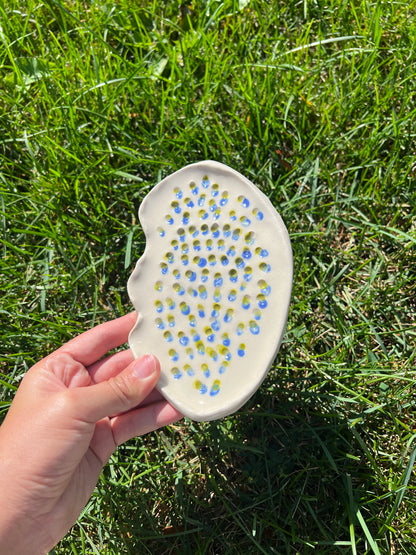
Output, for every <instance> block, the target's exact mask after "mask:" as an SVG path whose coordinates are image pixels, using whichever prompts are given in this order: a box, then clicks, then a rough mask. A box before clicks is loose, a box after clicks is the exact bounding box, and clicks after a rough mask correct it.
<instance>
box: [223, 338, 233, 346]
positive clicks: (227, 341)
mask: <svg viewBox="0 0 416 555" xmlns="http://www.w3.org/2000/svg"><path fill="white" fill-rule="evenodd" d="M222 344H223V345H224V347H229V346H230V344H231V341H230V338H229V337H226V338H225V339H223V341H222Z"/></svg>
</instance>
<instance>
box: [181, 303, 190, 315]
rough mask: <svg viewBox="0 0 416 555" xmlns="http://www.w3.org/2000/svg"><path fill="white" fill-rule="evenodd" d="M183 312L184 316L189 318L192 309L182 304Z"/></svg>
mask: <svg viewBox="0 0 416 555" xmlns="http://www.w3.org/2000/svg"><path fill="white" fill-rule="evenodd" d="M181 312H182V314H184V315H185V316H187V315H188V314H189V313H190V312H191V309H190V308H189V306H188V305H187V304H186V303H181Z"/></svg>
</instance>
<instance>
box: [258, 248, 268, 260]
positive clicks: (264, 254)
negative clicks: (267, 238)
mask: <svg viewBox="0 0 416 555" xmlns="http://www.w3.org/2000/svg"><path fill="white" fill-rule="evenodd" d="M260 256H261V257H262V258H265V257H266V256H269V252H268V251H267V250H266V249H262V250H261V251H260Z"/></svg>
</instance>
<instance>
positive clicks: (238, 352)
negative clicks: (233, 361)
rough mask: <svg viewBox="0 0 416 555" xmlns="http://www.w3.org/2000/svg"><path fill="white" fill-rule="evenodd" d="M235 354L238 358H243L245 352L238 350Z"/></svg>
mask: <svg viewBox="0 0 416 555" xmlns="http://www.w3.org/2000/svg"><path fill="white" fill-rule="evenodd" d="M237 354H238V356H239V357H243V356H244V355H245V354H246V352H245V351H243V349H238V351H237Z"/></svg>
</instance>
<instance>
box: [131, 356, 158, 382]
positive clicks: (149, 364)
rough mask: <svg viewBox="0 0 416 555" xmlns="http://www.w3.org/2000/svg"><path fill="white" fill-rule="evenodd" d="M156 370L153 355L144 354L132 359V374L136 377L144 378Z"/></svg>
mask: <svg viewBox="0 0 416 555" xmlns="http://www.w3.org/2000/svg"><path fill="white" fill-rule="evenodd" d="M155 370H156V359H155V357H154V356H153V355H144V356H142V357H140V358H138V359H136V360H135V361H134V364H133V374H134V375H135V376H136V378H139V379H140V380H144V379H145V378H148V377H149V376H151V375H152V374H154V373H155Z"/></svg>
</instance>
